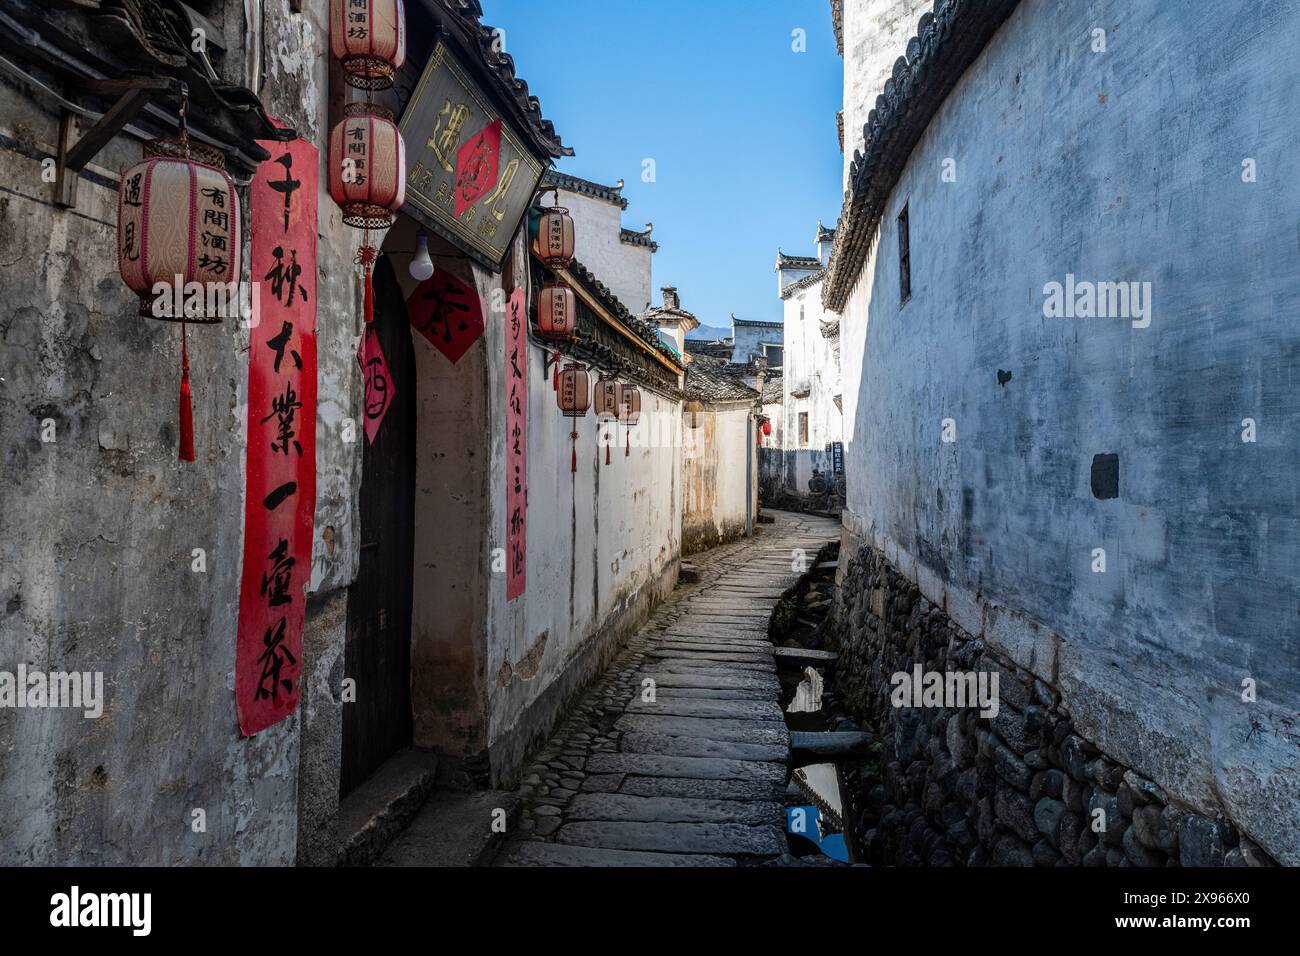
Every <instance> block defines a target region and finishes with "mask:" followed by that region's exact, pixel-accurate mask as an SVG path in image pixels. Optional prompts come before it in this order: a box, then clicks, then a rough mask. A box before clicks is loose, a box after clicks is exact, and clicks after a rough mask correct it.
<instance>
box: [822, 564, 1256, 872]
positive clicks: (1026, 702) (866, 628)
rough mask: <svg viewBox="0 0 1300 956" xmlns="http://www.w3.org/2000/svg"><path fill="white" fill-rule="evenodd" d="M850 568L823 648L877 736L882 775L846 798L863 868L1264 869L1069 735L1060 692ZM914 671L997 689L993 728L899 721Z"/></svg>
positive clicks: (965, 711)
mask: <svg viewBox="0 0 1300 956" xmlns="http://www.w3.org/2000/svg"><path fill="white" fill-rule="evenodd" d="M845 559H848V564H847V567H846V568H845V569H844V571H843V577H842V580H841V586H840V589H839V593H838V596H837V606H836V615H835V624H834V626H833V627H832V629H831V635H830V641H831V646H832V647H833V648H834V649H836V650H838V652H839V654H840V659H839V665H838V671H837V681H838V690H839V693H840V694H841V695H842V697H843V698H844V700H845V701H846V703H847V704H848V705H849V707H850V709H851V711H852V712H853V714H854V716H855V717H857V718H858V719H860V720H861V721H863V722H864V723H869V724H871V725H872V726H874V727H875V728H876V729H877V730H878V731H879V732H880V738H881V748H880V753H879V762H878V764H876V763H875V762H874V761H873V762H872V763H870V764H868V765H867V766H865V767H864V768H862V769H861V770H860V771H858V772H856V773H853V774H851V775H850V779H852V780H853V781H855V792H853V793H851V794H849V795H848V799H849V801H850V802H851V804H852V805H853V811H854V814H855V816H854V818H853V819H854V823H855V826H854V830H855V836H856V837H857V839H858V841H859V843H860V845H861V846H862V847H863V849H864V850H865V851H866V853H867V857H868V859H869V860H870V862H872V863H873V864H886V865H889V864H897V865H908V866H919V865H929V866H950V865H955V866H961V865H969V866H980V865H1006V866H1080V865H1081V866H1150V867H1155V866H1222V865H1229V866H1258V865H1271V864H1272V862H1273V861H1272V860H1271V859H1270V858H1269V857H1268V855H1267V854H1266V853H1265V852H1264V851H1263V850H1262V849H1260V847H1258V846H1257V845H1256V844H1255V843H1253V842H1252V841H1251V840H1250V839H1249V838H1247V837H1246V836H1245V835H1244V834H1242V833H1241V832H1240V831H1239V830H1238V829H1237V827H1236V826H1234V824H1233V823H1232V822H1231V821H1230V820H1228V819H1227V818H1226V817H1220V818H1212V817H1209V816H1206V815H1203V814H1199V813H1194V812H1191V811H1190V810H1188V809H1186V807H1185V806H1180V804H1179V801H1178V799H1177V797H1176V795H1173V794H1167V793H1166V792H1165V791H1164V790H1162V789H1161V787H1159V786H1158V785H1157V784H1155V783H1153V782H1152V781H1150V780H1148V779H1146V778H1144V777H1142V776H1141V775H1139V774H1138V773H1136V772H1135V771H1134V770H1132V769H1131V768H1129V767H1126V766H1124V765H1123V764H1121V763H1119V762H1117V761H1115V760H1113V759H1111V757H1109V756H1108V755H1107V754H1104V753H1102V752H1100V751H1099V750H1098V748H1097V747H1095V746H1093V744H1092V743H1090V742H1089V741H1088V740H1085V739H1084V738H1083V737H1081V736H1079V735H1078V734H1077V733H1075V729H1074V727H1073V725H1072V723H1071V720H1070V715H1069V713H1068V711H1067V708H1066V707H1065V706H1064V705H1063V703H1062V701H1061V697H1060V694H1059V691H1058V689H1057V688H1055V687H1052V686H1051V685H1049V684H1048V683H1046V682H1044V681H1043V680H1040V679H1037V678H1035V677H1033V676H1032V675H1029V674H1027V673H1026V672H1024V671H1022V670H1020V669H1018V668H1016V667H1015V666H1014V665H1013V664H1011V663H1010V662H1009V661H1006V660H1003V659H1001V658H1000V655H998V654H997V653H996V651H994V650H993V649H992V648H990V647H988V646H987V645H986V644H985V643H984V641H982V640H979V639H975V638H973V637H971V635H970V634H969V633H967V632H966V631H965V630H963V629H962V628H961V627H959V626H958V625H957V624H956V623H954V622H953V621H952V619H951V618H949V617H948V615H947V614H946V613H944V611H943V610H942V609H940V608H939V607H936V606H935V605H934V604H933V603H931V602H930V601H929V600H927V599H926V598H925V597H924V596H923V595H922V594H921V593H920V591H919V590H918V588H917V586H916V585H915V584H913V583H911V582H910V581H908V580H907V579H906V578H905V577H904V576H903V575H902V574H900V573H899V571H898V570H897V569H896V568H895V567H894V566H893V565H891V564H890V563H889V561H888V560H887V559H886V558H885V556H884V554H883V553H882V552H880V551H879V550H877V549H875V548H874V547H870V546H865V547H862V548H860V549H858V550H857V551H856V552H854V553H851V554H850V553H848V552H846V553H845V554H844V555H842V557H841V560H842V561H843V560H845ZM836 645H837V646H836ZM917 664H920V665H921V666H922V668H923V669H924V671H926V672H939V673H944V672H947V671H948V670H949V669H952V670H955V671H975V672H981V671H982V672H987V673H990V674H992V673H997V675H998V698H999V706H998V710H997V713H996V715H995V716H992V717H990V718H983V717H981V716H980V712H979V708H978V707H967V708H961V709H956V708H944V707H898V708H895V707H894V706H892V704H891V700H890V698H891V693H892V691H893V684H892V683H891V675H893V674H895V673H896V672H900V671H902V672H907V673H911V672H912V669H913V667H914V666H915V665H917ZM991 709H992V708H990V710H991ZM1098 811H1101V812H1100V813H1098Z"/></svg>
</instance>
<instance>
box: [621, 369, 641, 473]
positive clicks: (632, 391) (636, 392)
mask: <svg viewBox="0 0 1300 956" xmlns="http://www.w3.org/2000/svg"><path fill="white" fill-rule="evenodd" d="M618 420H619V421H621V422H622V423H623V424H624V425H627V426H632V425H635V424H636V423H637V422H639V421H640V420H641V390H640V389H639V388H637V387H636V386H635V385H626V384H624V385H620V386H619V387H618ZM630 454H632V433H631V431H629V432H627V444H626V445H625V446H624V448H623V456H624V457H627V456H628V455H630Z"/></svg>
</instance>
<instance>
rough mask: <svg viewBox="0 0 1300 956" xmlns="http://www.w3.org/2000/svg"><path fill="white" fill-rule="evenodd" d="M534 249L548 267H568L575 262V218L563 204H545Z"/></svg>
mask: <svg viewBox="0 0 1300 956" xmlns="http://www.w3.org/2000/svg"><path fill="white" fill-rule="evenodd" d="M533 251H534V252H535V253H536V254H537V258H539V259H541V260H542V262H543V263H544V264H545V265H546V267H547V268H548V269H567V268H569V266H570V265H571V264H572V263H573V218H572V217H571V216H570V215H569V210H567V209H565V208H564V207H563V206H543V207H542V218H541V221H540V222H538V224H537V240H536V242H535V243H534V244H533Z"/></svg>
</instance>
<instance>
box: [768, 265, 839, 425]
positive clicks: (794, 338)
mask: <svg viewBox="0 0 1300 956" xmlns="http://www.w3.org/2000/svg"><path fill="white" fill-rule="evenodd" d="M821 290H822V287H821V283H816V284H814V285H812V286H810V287H809V288H807V289H803V290H801V291H799V292H797V293H795V294H794V295H792V296H790V297H789V298H788V299H786V300H784V302H783V303H782V307H783V312H784V317H785V375H784V378H783V387H784V391H785V396H784V403H783V409H784V414H785V438H784V447H786V448H816V449H820V448H825V447H826V443H827V442H832V441H840V440H842V438H843V435H844V424H843V416H842V415H841V414H840V410H839V409H838V408H837V407H836V406H835V395H837V394H839V392H840V389H841V381H840V374H839V361H838V360H837V358H836V356H835V354H834V352H833V350H832V349H831V343H830V342H828V341H827V340H826V337H825V336H824V335H822V331H821V322H822V320H823V319H824V318H826V315H827V313H826V312H825V310H824V309H823V308H822V300H821ZM801 385H806V386H808V387H809V388H810V389H811V391H810V392H809V394H808V395H807V397H804V398H795V397H794V396H793V395H792V394H791V390H792V389H797V388H799V387H800V386H801ZM800 412H807V413H808V441H807V442H806V443H801V442H800V441H799V413H800Z"/></svg>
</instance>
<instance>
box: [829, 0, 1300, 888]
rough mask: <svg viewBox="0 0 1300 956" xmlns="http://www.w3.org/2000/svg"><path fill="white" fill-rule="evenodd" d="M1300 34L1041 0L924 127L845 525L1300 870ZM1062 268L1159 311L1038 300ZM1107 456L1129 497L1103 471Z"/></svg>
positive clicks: (1178, 786) (881, 299) (1103, 731)
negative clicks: (948, 425)
mask: <svg viewBox="0 0 1300 956" xmlns="http://www.w3.org/2000/svg"><path fill="white" fill-rule="evenodd" d="M1095 26H1101V27H1104V28H1105V29H1106V30H1107V31H1108V37H1109V43H1108V52H1107V53H1106V54H1104V55H1099V54H1095V53H1093V52H1092V51H1091V50H1090V49H1089V46H1088V42H1089V40H1090V38H1091V30H1092V28H1093V27H1095ZM1153 38H1156V39H1158V42H1154V43H1153V42H1152V41H1153ZM1297 43H1300V11H1297V9H1296V8H1294V7H1291V6H1275V7H1271V8H1269V10H1268V11H1258V12H1257V15H1254V16H1249V17H1243V16H1241V15H1240V11H1238V10H1236V9H1234V8H1231V7H1229V6H1217V5H1209V4H1206V5H1199V4H1198V5H1194V6H1188V5H1179V4H1167V3H1162V2H1156V0H1133V2H1131V3H1128V4H1125V5H1123V6H1114V5H1106V6H1105V7H1104V8H1102V7H1101V6H1099V5H1095V4H1088V3H1080V4H1058V3H1051V2H1047V0H1026V2H1023V3H1022V4H1021V5H1020V7H1019V8H1018V10H1017V12H1016V13H1015V14H1013V16H1012V17H1011V19H1009V20H1008V21H1007V23H1006V24H1005V25H1004V26H1003V28H1002V29H1001V30H1000V31H999V32H998V33H997V34H996V35H995V36H994V38H993V40H992V41H991V42H990V44H989V46H988V48H987V49H986V50H985V51H984V52H983V54H982V55H981V57H980V58H979V59H978V60H977V61H976V63H975V64H974V65H973V66H972V68H971V69H970V70H968V71H967V73H966V75H965V76H964V77H963V78H962V79H961V80H960V82H959V83H958V85H957V87H956V89H955V90H954V91H953V93H952V94H951V95H950V96H949V97H948V99H947V101H946V102H945V103H944V105H943V106H942V108H941V109H940V110H939V113H938V115H937V116H936V117H935V119H934V120H933V121H932V123H931V124H930V127H929V129H928V130H927V132H926V133H925V135H924V137H923V138H922V140H921V142H920V144H919V146H918V147H917V149H916V151H915V152H914V154H913V156H912V157H911V160H910V162H909V164H908V166H907V168H906V170H905V171H904V173H903V176H902V178H901V180H900V181H899V183H898V186H897V187H896V189H895V191H894V193H893V195H892V196H891V197H890V199H889V202H888V204H887V206H886V209H885V213H884V217H883V222H884V228H883V230H882V232H881V235H880V236H879V239H878V242H877V243H876V250H877V253H878V255H873V257H872V258H871V259H870V260H868V262H867V264H866V268H865V271H864V275H863V279H862V280H861V281H860V282H859V284H858V287H857V288H856V289H855V291H854V293H853V295H852V297H851V299H850V302H849V304H848V307H847V309H846V311H845V314H844V335H845V343H844V356H845V361H846V366H850V368H846V378H847V379H848V381H849V383H856V385H854V384H851V385H850V387H849V388H848V389H846V402H847V407H849V408H852V409H854V412H853V416H852V418H851V421H850V423H849V437H850V444H849V448H848V458H849V468H848V482H849V488H848V490H849V503H850V507H851V509H852V514H851V515H846V519H845V523H846V527H854V528H856V529H857V530H858V531H859V532H860V533H861V534H862V535H863V537H865V539H866V540H867V541H868V542H871V543H874V544H876V545H877V546H878V547H881V548H882V550H884V551H885V552H886V554H887V555H888V556H889V557H890V559H891V560H894V561H895V562H896V563H897V564H898V565H899V566H900V567H901V568H903V569H904V571H905V573H909V574H912V575H914V576H915V578H916V579H917V580H918V582H920V583H921V584H922V590H923V592H924V593H926V595H927V596H929V597H931V598H932V599H933V600H936V601H938V602H940V603H941V604H942V605H943V606H945V607H946V608H947V609H948V612H949V614H951V615H952V616H953V617H954V619H956V620H957V621H958V623H959V624H961V625H962V626H963V627H965V628H966V629H967V630H970V631H972V632H973V633H975V634H977V635H981V636H983V637H985V639H986V640H988V641H989V642H990V644H991V645H992V646H993V647H995V648H996V649H998V650H999V651H1001V652H1002V653H1004V654H1006V655H1007V656H1008V657H1010V658H1011V659H1013V660H1015V661H1016V662H1017V663H1019V664H1021V665H1022V666H1024V667H1026V668H1028V669H1030V670H1032V671H1033V672H1034V673H1036V674H1038V675H1039V676H1040V677H1042V678H1043V679H1044V680H1048V681H1050V682H1053V683H1055V684H1057V685H1058V686H1059V687H1060V688H1061V690H1062V692H1063V695H1064V701H1065V706H1066V708H1067V709H1068V710H1069V711H1070V713H1071V715H1072V716H1073V718H1074V721H1075V725H1076V727H1077V729H1078V730H1079V732H1080V733H1082V734H1083V735H1084V736H1086V737H1088V738H1090V739H1092V740H1093V741H1095V742H1096V743H1097V744H1098V745H1099V746H1101V747H1102V748H1103V749H1105V750H1107V751H1108V752H1110V753H1111V754H1112V755H1114V756H1115V757H1116V758H1117V759H1119V760H1121V761H1122V762H1124V763H1126V764H1129V765H1131V766H1134V767H1135V768H1137V769H1138V770H1140V771H1141V772H1142V773H1144V774H1146V775H1148V776H1150V777H1151V778H1152V779H1154V780H1156V781H1157V782H1158V783H1160V784H1161V785H1162V786H1163V787H1165V788H1166V789H1167V790H1168V791H1169V792H1170V793H1171V794H1172V795H1173V796H1174V797H1175V799H1177V800H1181V801H1184V802H1185V803H1187V804H1188V805H1190V806H1192V807H1194V808H1196V809H1199V810H1201V811H1202V812H1216V811H1217V812H1224V813H1227V814H1228V815H1229V816H1231V817H1232V819H1233V820H1234V821H1235V822H1236V823H1237V824H1238V826H1240V827H1241V828H1242V829H1243V830H1244V831H1245V832H1246V833H1247V834H1248V835H1250V836H1251V837H1252V838H1253V839H1254V840H1256V841H1257V842H1259V843H1260V844H1261V845H1263V846H1264V847H1265V848H1266V849H1267V850H1269V852H1271V853H1273V854H1274V855H1275V856H1276V857H1278V858H1279V859H1280V860H1283V861H1285V862H1288V863H1291V864H1295V863H1297V862H1300V825H1298V823H1297V821H1300V796H1298V795H1300V767H1298V766H1297V764H1298V763H1300V761H1297V756H1296V755H1297V752H1298V750H1297V745H1298V744H1300V740H1298V739H1297V734H1296V731H1295V729H1294V726H1293V724H1292V723H1291V719H1292V715H1293V713H1294V710H1295V707H1296V700H1297V697H1298V696H1300V693H1298V691H1300V687H1298V683H1300V682H1298V681H1297V678H1296V670H1295V667H1294V661H1295V659H1296V654H1297V651H1298V649H1300V625H1298V624H1297V621H1298V620H1300V618H1298V617H1297V605H1296V596H1295V587H1294V582H1295V568H1296V566H1297V565H1298V564H1300V544H1298V543H1297V542H1300V518H1298V516H1297V500H1296V496H1295V481H1294V476H1295V473H1296V472H1297V470H1300V451H1298V450H1297V449H1300V444H1298V443H1297V442H1296V440H1295V436H1296V435H1297V434H1300V398H1298V397H1297V396H1298V395H1300V393H1298V392H1297V390H1296V389H1295V388H1294V372H1293V369H1294V367H1295V364H1296V362H1297V361H1298V360H1300V337H1298V336H1297V333H1296V328H1295V323H1294V322H1293V321H1292V319H1291V317H1292V316H1294V315H1295V313H1296V311H1297V308H1300V279H1298V278H1297V275H1298V274H1297V272H1296V270H1295V269H1294V256H1293V255H1291V254H1289V253H1283V252H1282V250H1292V251H1293V250H1294V244H1295V239H1296V222H1297V220H1298V219H1300V206H1298V205H1297V193H1296V191H1295V189H1294V185H1293V184H1294V182H1295V181H1296V179H1297V177H1300V166H1298V162H1297V156H1300V133H1297V128H1296V125H1295V123H1294V122H1293V117H1294V112H1295V107H1296V103H1297V96H1298V95H1300V82H1298V81H1297V71H1296V68H1295V59H1294V56H1293V55H1292V53H1293V51H1294V49H1295V47H1296V45H1297ZM1244 90H1250V91H1251V93H1250V95H1248V96H1245V95H1243V91H1244ZM947 156H955V157H956V158H957V160H958V179H957V182H955V183H946V184H945V183H942V182H941V180H940V175H939V173H940V168H941V161H942V159H943V158H945V157H947ZM1243 157H1253V158H1254V159H1255V160H1256V162H1257V165H1258V169H1259V170H1260V175H1259V178H1258V181H1257V182H1255V183H1249V184H1248V183H1245V182H1243V181H1242V178H1241V171H1242V167H1241V162H1242V159H1243ZM904 201H907V202H908V203H909V212H910V221H911V250H912V276H913V294H912V297H911V299H910V300H909V301H908V302H907V303H906V304H904V305H901V306H900V303H899V301H898V277H897V246H896V242H897V236H896V234H895V231H896V226H895V217H896V215H897V212H898V210H899V208H900V207H901V205H902V204H903V202H904ZM1067 273H1074V274H1076V275H1077V276H1079V277H1080V278H1081V279H1083V278H1087V279H1090V280H1114V281H1139V280H1140V281H1151V282H1152V285H1153V288H1152V295H1153V301H1154V308H1153V315H1152V321H1151V325H1150V327H1149V328H1146V329H1135V328H1133V327H1132V326H1131V324H1130V323H1129V322H1125V321H1122V320H1116V319H1048V318H1045V317H1044V315H1043V311H1042V301H1043V293H1042V289H1043V286H1044V284H1045V283H1047V282H1049V281H1063V280H1064V277H1065V275H1066V274H1067ZM999 369H1002V370H1006V371H1010V372H1011V373H1012V376H1013V377H1012V378H1011V379H1010V380H1008V381H1006V382H1005V383H1004V384H1000V383H999V380H998V378H997V372H998V370H999ZM1244 417H1251V418H1254V419H1256V420H1257V422H1258V423H1259V427H1260V428H1261V431H1260V437H1259V440H1258V442H1256V443H1254V444H1246V443H1243V442H1242V441H1241V431H1242V426H1241V421H1242V419H1243V418H1244ZM944 418H952V419H953V420H954V422H955V423H956V427H957V441H956V443H954V444H944V443H942V442H941V441H940V429H941V422H942V420H943V419H944ZM1098 453H1116V454H1118V455H1119V457H1120V494H1119V497H1118V498H1115V499H1109V500H1098V499H1097V498H1095V497H1094V496H1093V495H1092V493H1091V491H1090V463H1091V460H1092V457H1093V455H1095V454H1098ZM1097 547H1103V548H1105V549H1106V551H1107V555H1108V570H1107V571H1106V572H1105V573H1094V572H1093V570H1092V567H1091V565H1092V560H1093V549H1094V548H1097ZM1245 678H1251V679H1253V680H1255V681H1257V682H1258V686H1259V693H1258V700H1257V701H1256V702H1255V703H1253V704H1249V705H1248V704H1246V703H1244V702H1243V701H1242V700H1241V682H1242V680H1243V679H1245Z"/></svg>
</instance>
